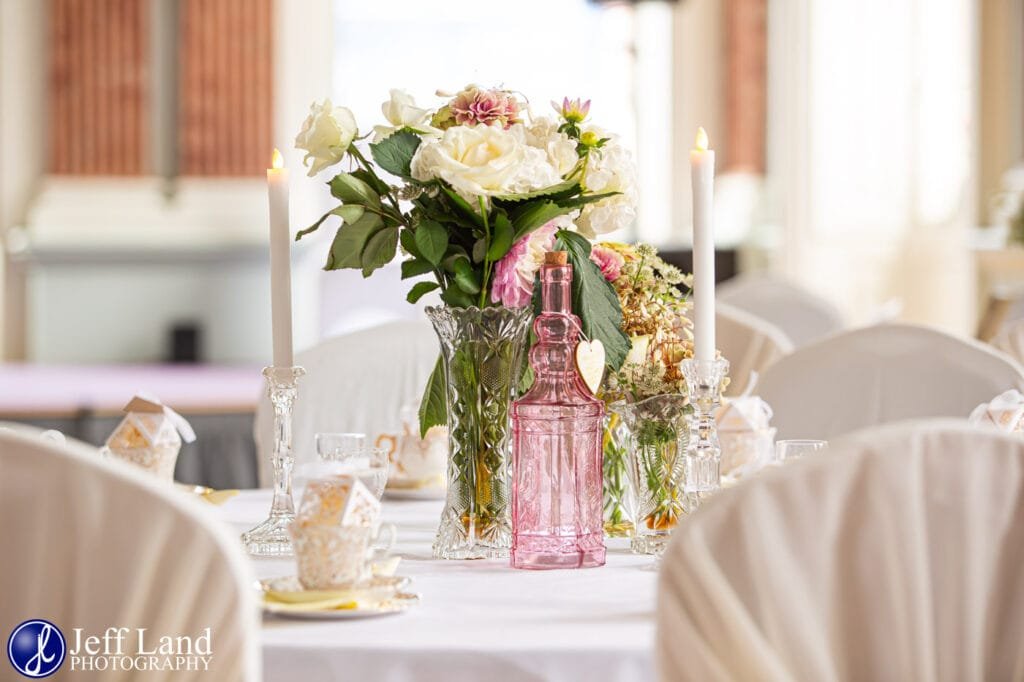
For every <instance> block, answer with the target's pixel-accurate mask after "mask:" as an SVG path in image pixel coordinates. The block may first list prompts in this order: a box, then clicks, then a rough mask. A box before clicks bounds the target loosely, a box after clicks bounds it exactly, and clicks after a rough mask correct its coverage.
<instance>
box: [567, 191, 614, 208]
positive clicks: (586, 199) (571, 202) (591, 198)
mask: <svg viewBox="0 0 1024 682" xmlns="http://www.w3.org/2000/svg"><path fill="white" fill-rule="evenodd" d="M616 194H622V192H599V193H598V194H584V195H583V196H579V197H570V198H568V199H559V200H558V205H559V206H561V207H563V208H580V207H581V206H586V205H587V204H592V203H594V202H596V201H601V200H602V199H607V198H608V197H613V196H615V195H616Z"/></svg>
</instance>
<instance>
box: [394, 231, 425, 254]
mask: <svg viewBox="0 0 1024 682" xmlns="http://www.w3.org/2000/svg"><path fill="white" fill-rule="evenodd" d="M398 241H399V242H401V244H402V248H403V249H405V251H406V253H408V254H409V255H410V256H412V257H414V258H423V254H421V253H420V249H419V247H418V246H416V235H415V234H414V233H413V231H412V230H402V231H401V232H399V233H398Z"/></svg>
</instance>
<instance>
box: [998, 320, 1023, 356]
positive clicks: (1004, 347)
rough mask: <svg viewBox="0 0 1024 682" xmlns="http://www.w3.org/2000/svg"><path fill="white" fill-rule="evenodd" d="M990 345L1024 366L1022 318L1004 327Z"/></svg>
mask: <svg viewBox="0 0 1024 682" xmlns="http://www.w3.org/2000/svg"><path fill="white" fill-rule="evenodd" d="M991 343H992V345H993V346H995V347H996V348H997V349H999V350H1001V351H1002V352H1004V353H1006V354H1007V355H1009V356H1010V357H1011V358H1013V359H1014V360H1016V361H1017V362H1019V363H1022V364H1024V318H1021V319H1019V320H1014V321H1012V322H1009V323H1008V324H1006V325H1004V326H1003V328H1002V330H1001V331H1000V332H999V333H998V334H996V336H995V338H994V339H992V342H991Z"/></svg>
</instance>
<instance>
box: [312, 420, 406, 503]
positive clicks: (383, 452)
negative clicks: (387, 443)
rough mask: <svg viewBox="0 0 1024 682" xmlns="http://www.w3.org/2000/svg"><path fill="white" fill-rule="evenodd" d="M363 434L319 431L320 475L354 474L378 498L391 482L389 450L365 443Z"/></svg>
mask: <svg viewBox="0 0 1024 682" xmlns="http://www.w3.org/2000/svg"><path fill="white" fill-rule="evenodd" d="M365 440H366V435H365V434H362V433H318V434H316V452H317V455H319V456H320V465H319V466H317V467H315V469H316V471H317V472H318V474H319V475H324V474H329V475H335V476H337V475H344V476H354V477H355V478H358V479H359V480H360V481H362V482H363V485H365V486H366V487H367V488H369V489H370V492H372V493H373V494H374V496H375V497H376V498H377V499H378V500H379V499H380V498H381V496H382V495H383V494H384V487H385V486H386V485H387V482H388V469H389V465H390V463H389V461H388V450H387V449H386V448H372V447H368V446H366V444H365Z"/></svg>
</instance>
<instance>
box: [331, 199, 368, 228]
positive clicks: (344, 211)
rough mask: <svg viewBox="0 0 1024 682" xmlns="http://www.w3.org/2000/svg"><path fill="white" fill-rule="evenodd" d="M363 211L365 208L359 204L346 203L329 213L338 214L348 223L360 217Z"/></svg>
mask: <svg viewBox="0 0 1024 682" xmlns="http://www.w3.org/2000/svg"><path fill="white" fill-rule="evenodd" d="M364 213H366V209H365V208H363V207H362V206H360V205H359V204H346V205H344V206H339V207H338V208H336V209H334V210H333V211H331V215H336V216H338V217H339V218H341V219H342V220H344V221H345V222H346V223H348V224H349V225H351V224H352V223H354V222H356V221H357V220H359V219H360V218H362V217H363V214H364Z"/></svg>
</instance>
